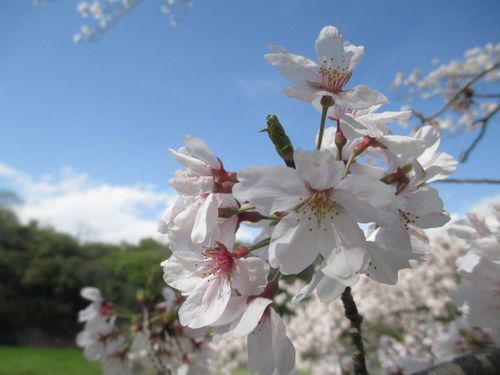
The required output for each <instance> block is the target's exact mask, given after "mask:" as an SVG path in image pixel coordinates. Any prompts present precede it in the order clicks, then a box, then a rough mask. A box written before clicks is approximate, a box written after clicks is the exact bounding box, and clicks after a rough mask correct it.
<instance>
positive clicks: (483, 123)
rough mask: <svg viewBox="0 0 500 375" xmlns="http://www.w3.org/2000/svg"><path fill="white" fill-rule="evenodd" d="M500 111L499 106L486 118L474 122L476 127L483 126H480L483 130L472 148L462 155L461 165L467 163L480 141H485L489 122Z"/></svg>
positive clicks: (475, 139)
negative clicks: (477, 125)
mask: <svg viewBox="0 0 500 375" xmlns="http://www.w3.org/2000/svg"><path fill="white" fill-rule="evenodd" d="M499 110H500V105H497V107H496V108H495V109H494V110H493V111H491V112H490V113H488V114H487V115H486V116H485V117H483V118H480V119H477V120H476V121H474V122H473V124H474V125H476V124H481V125H480V127H481V129H480V130H479V133H478V134H477V136H476V138H474V140H473V141H472V143H471V144H470V146H469V147H467V149H466V150H465V151H463V152H462V154H461V155H460V163H465V162H466V161H467V159H468V158H469V155H470V154H471V152H472V151H474V149H475V148H476V146H477V144H478V143H479V141H480V140H481V139H483V137H484V134H485V133H486V127H487V126H488V123H489V121H490V120H491V118H492V117H493V116H495V115H496V114H497V113H498V111H499Z"/></svg>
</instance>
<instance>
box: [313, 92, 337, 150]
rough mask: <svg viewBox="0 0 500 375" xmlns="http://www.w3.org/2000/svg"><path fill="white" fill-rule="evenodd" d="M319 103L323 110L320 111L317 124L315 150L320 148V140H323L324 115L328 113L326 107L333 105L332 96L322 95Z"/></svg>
mask: <svg viewBox="0 0 500 375" xmlns="http://www.w3.org/2000/svg"><path fill="white" fill-rule="evenodd" d="M321 105H322V106H323V110H322V111H321V123H320V125H319V135H318V145H317V146H316V149H317V150H319V149H320V148H321V142H323V133H324V132H325V123H326V116H327V114H328V108H330V107H331V106H332V105H333V99H332V97H331V96H323V97H322V98H321Z"/></svg>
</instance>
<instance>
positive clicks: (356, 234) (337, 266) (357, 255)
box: [322, 211, 367, 285]
mask: <svg viewBox="0 0 500 375" xmlns="http://www.w3.org/2000/svg"><path fill="white" fill-rule="evenodd" d="M333 231H334V234H335V249H334V250H333V251H332V252H331V253H330V255H328V257H327V258H326V263H327V265H326V266H325V267H323V268H322V271H323V273H325V275H327V276H329V277H330V278H333V279H338V280H340V281H342V283H343V284H346V285H349V283H352V282H355V281H356V280H357V274H358V272H359V271H360V270H361V269H362V267H363V266H364V264H365V263H366V259H367V254H366V240H365V237H364V234H363V231H362V230H361V229H360V228H359V226H358V225H357V223H356V222H355V221H354V220H353V218H352V217H351V216H350V215H349V214H348V213H346V212H342V211H340V212H339V214H338V215H337V216H335V220H334V221H333Z"/></svg>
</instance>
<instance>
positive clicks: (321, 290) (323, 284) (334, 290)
mask: <svg viewBox="0 0 500 375" xmlns="http://www.w3.org/2000/svg"><path fill="white" fill-rule="evenodd" d="M356 281H357V280H356ZM346 286H347V285H345V284H343V283H341V282H340V281H338V280H335V279H331V278H329V277H326V276H325V277H323V278H322V279H321V281H320V283H319V284H318V287H317V288H316V294H317V295H318V298H319V300H320V301H321V302H330V301H334V300H336V299H337V298H339V297H340V296H341V295H342V293H343V292H344V290H345V288H346Z"/></svg>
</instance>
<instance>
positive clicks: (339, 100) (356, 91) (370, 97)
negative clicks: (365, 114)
mask: <svg viewBox="0 0 500 375" xmlns="http://www.w3.org/2000/svg"><path fill="white" fill-rule="evenodd" d="M333 99H334V100H335V102H336V104H338V105H342V106H346V107H348V108H351V109H364V108H368V107H371V106H372V105H376V104H384V103H387V101H388V100H387V98H386V97H385V96H384V95H383V94H382V93H380V92H378V91H377V90H374V89H372V88H370V87H368V86H365V85H358V86H356V87H354V88H352V89H351V90H346V91H342V92H340V93H338V94H334V95H333Z"/></svg>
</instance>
